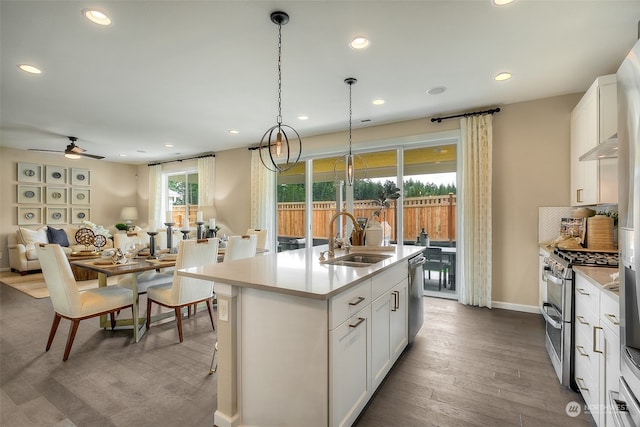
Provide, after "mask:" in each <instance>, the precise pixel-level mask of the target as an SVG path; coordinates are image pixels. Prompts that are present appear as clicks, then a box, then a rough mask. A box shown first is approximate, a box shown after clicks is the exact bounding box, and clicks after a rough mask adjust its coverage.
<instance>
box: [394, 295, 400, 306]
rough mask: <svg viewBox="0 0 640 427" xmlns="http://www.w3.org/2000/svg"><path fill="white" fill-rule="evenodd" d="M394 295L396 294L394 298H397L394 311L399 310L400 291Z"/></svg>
mask: <svg viewBox="0 0 640 427" xmlns="http://www.w3.org/2000/svg"><path fill="white" fill-rule="evenodd" d="M395 293H396V296H397V297H398V299H397V301H398V304H397V305H396V310H399V309H400V291H395Z"/></svg>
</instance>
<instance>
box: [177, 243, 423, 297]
mask: <svg viewBox="0 0 640 427" xmlns="http://www.w3.org/2000/svg"><path fill="white" fill-rule="evenodd" d="M392 248H393V250H390V251H381V250H379V248H378V250H375V249H372V250H370V251H369V250H367V251H366V253H376V254H385V255H391V257H389V258H387V259H385V260H384V261H381V262H378V263H376V264H372V265H370V266H367V267H345V266H337V265H328V264H322V263H321V262H320V261H319V259H320V252H321V251H326V250H327V245H322V246H314V247H311V248H304V249H297V250H293V251H285V252H280V253H267V254H263V255H257V256H255V257H253V258H247V259H241V260H236V261H231V262H226V263H218V264H208V265H204V266H201V267H194V268H189V269H185V270H180V271H178V274H179V275H182V276H188V277H195V278H197V279H204V280H212V281H214V282H223V283H226V284H229V285H235V286H242V287H250V288H255V289H261V290H266V291H271V292H278V293H284V294H289V295H296V296H301V297H306V298H313V299H329V298H331V297H332V296H334V295H336V294H338V293H340V292H342V291H344V290H346V289H348V288H349V287H351V286H353V285H356V284H357V283H360V282H362V281H363V280H365V279H367V278H370V277H371V276H373V275H375V274H377V273H380V272H381V271H383V270H385V269H387V268H388V267H390V266H392V265H393V264H396V263H398V262H400V261H403V262H406V260H407V259H408V258H410V257H411V256H413V255H416V254H418V253H420V252H422V251H423V250H424V247H422V246H411V245H398V246H396V245H393V246H392ZM351 253H352V254H354V253H365V250H361V249H359V248H357V249H352V250H351ZM344 254H345V253H344V251H342V250H336V251H335V257H336V258H338V257H340V256H343V255H344Z"/></svg>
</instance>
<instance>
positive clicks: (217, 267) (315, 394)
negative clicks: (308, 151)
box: [178, 245, 424, 427]
mask: <svg viewBox="0 0 640 427" xmlns="http://www.w3.org/2000/svg"><path fill="white" fill-rule="evenodd" d="M365 249H366V248H357V249H352V251H351V253H352V254H355V253H362V252H365ZM384 249H387V248H384ZM388 249H389V250H388V251H387V250H380V248H375V249H370V250H367V253H375V254H378V255H381V254H385V255H389V258H387V259H385V260H383V261H380V262H378V263H375V264H371V265H368V266H365V267H348V266H339V265H329V264H326V263H322V262H320V260H319V258H320V252H321V251H325V250H327V246H326V245H324V246H318V247H311V248H304V249H298V250H293V251H286V252H281V253H267V254H263V255H258V256H255V257H253V258H248V259H243V260H236V261H232V262H228V263H219V264H211V265H205V266H202V267H197V268H190V269H187V270H180V271H178V274H179V275H182V276H187V277H194V278H198V279H203V280H209V281H214V282H215V292H216V296H217V300H218V309H217V316H218V321H217V323H216V332H217V337H216V338H217V348H218V356H217V366H218V369H217V371H216V376H217V382H218V391H217V407H216V411H215V413H214V424H215V425H216V426H219V427H239V426H245V425H246V426H257V425H261V426H267V425H269V426H275V425H277V426H296V427H297V426H305V427H333V426H344V425H351V424H353V422H354V421H355V419H356V418H357V416H358V415H359V414H360V412H361V411H362V409H364V407H365V405H366V404H367V402H368V401H369V400H370V399H371V397H372V396H373V394H374V392H375V390H376V389H377V387H379V385H380V384H381V383H382V381H383V380H384V378H385V376H386V375H387V374H388V373H389V371H390V370H391V367H392V366H393V364H394V363H395V362H396V360H397V359H398V357H400V354H401V353H402V351H404V349H405V348H406V346H407V345H408V316H409V315H408V312H409V308H408V291H409V282H408V279H409V277H408V276H409V275H408V272H409V263H408V262H407V260H408V258H410V257H412V256H414V255H417V254H419V253H420V252H422V251H423V250H424V247H420V246H410V245H406V246H404V245H399V246H393V247H389V248H388ZM343 255H345V254H344V251H342V250H336V258H339V257H341V256H343ZM416 285H417V286H420V285H421V284H416V283H414V286H416Z"/></svg>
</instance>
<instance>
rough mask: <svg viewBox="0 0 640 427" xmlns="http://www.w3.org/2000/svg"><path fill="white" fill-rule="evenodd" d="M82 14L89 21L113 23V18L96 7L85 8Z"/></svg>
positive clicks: (104, 23)
mask: <svg viewBox="0 0 640 427" xmlns="http://www.w3.org/2000/svg"><path fill="white" fill-rule="evenodd" d="M82 15H84V17H85V18H87V19H88V20H89V21H91V22H93V23H94V24H98V25H104V26H106V25H111V18H109V17H108V16H107V15H106V14H105V13H104V12H100V11H99V10H95V9H84V10H83V11H82Z"/></svg>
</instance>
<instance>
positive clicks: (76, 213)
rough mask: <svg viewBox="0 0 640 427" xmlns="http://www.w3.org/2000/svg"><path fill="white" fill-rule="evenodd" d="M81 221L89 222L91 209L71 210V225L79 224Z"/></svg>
mask: <svg viewBox="0 0 640 427" xmlns="http://www.w3.org/2000/svg"><path fill="white" fill-rule="evenodd" d="M82 221H91V209H89V208H72V209H71V224H80V223H82Z"/></svg>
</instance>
